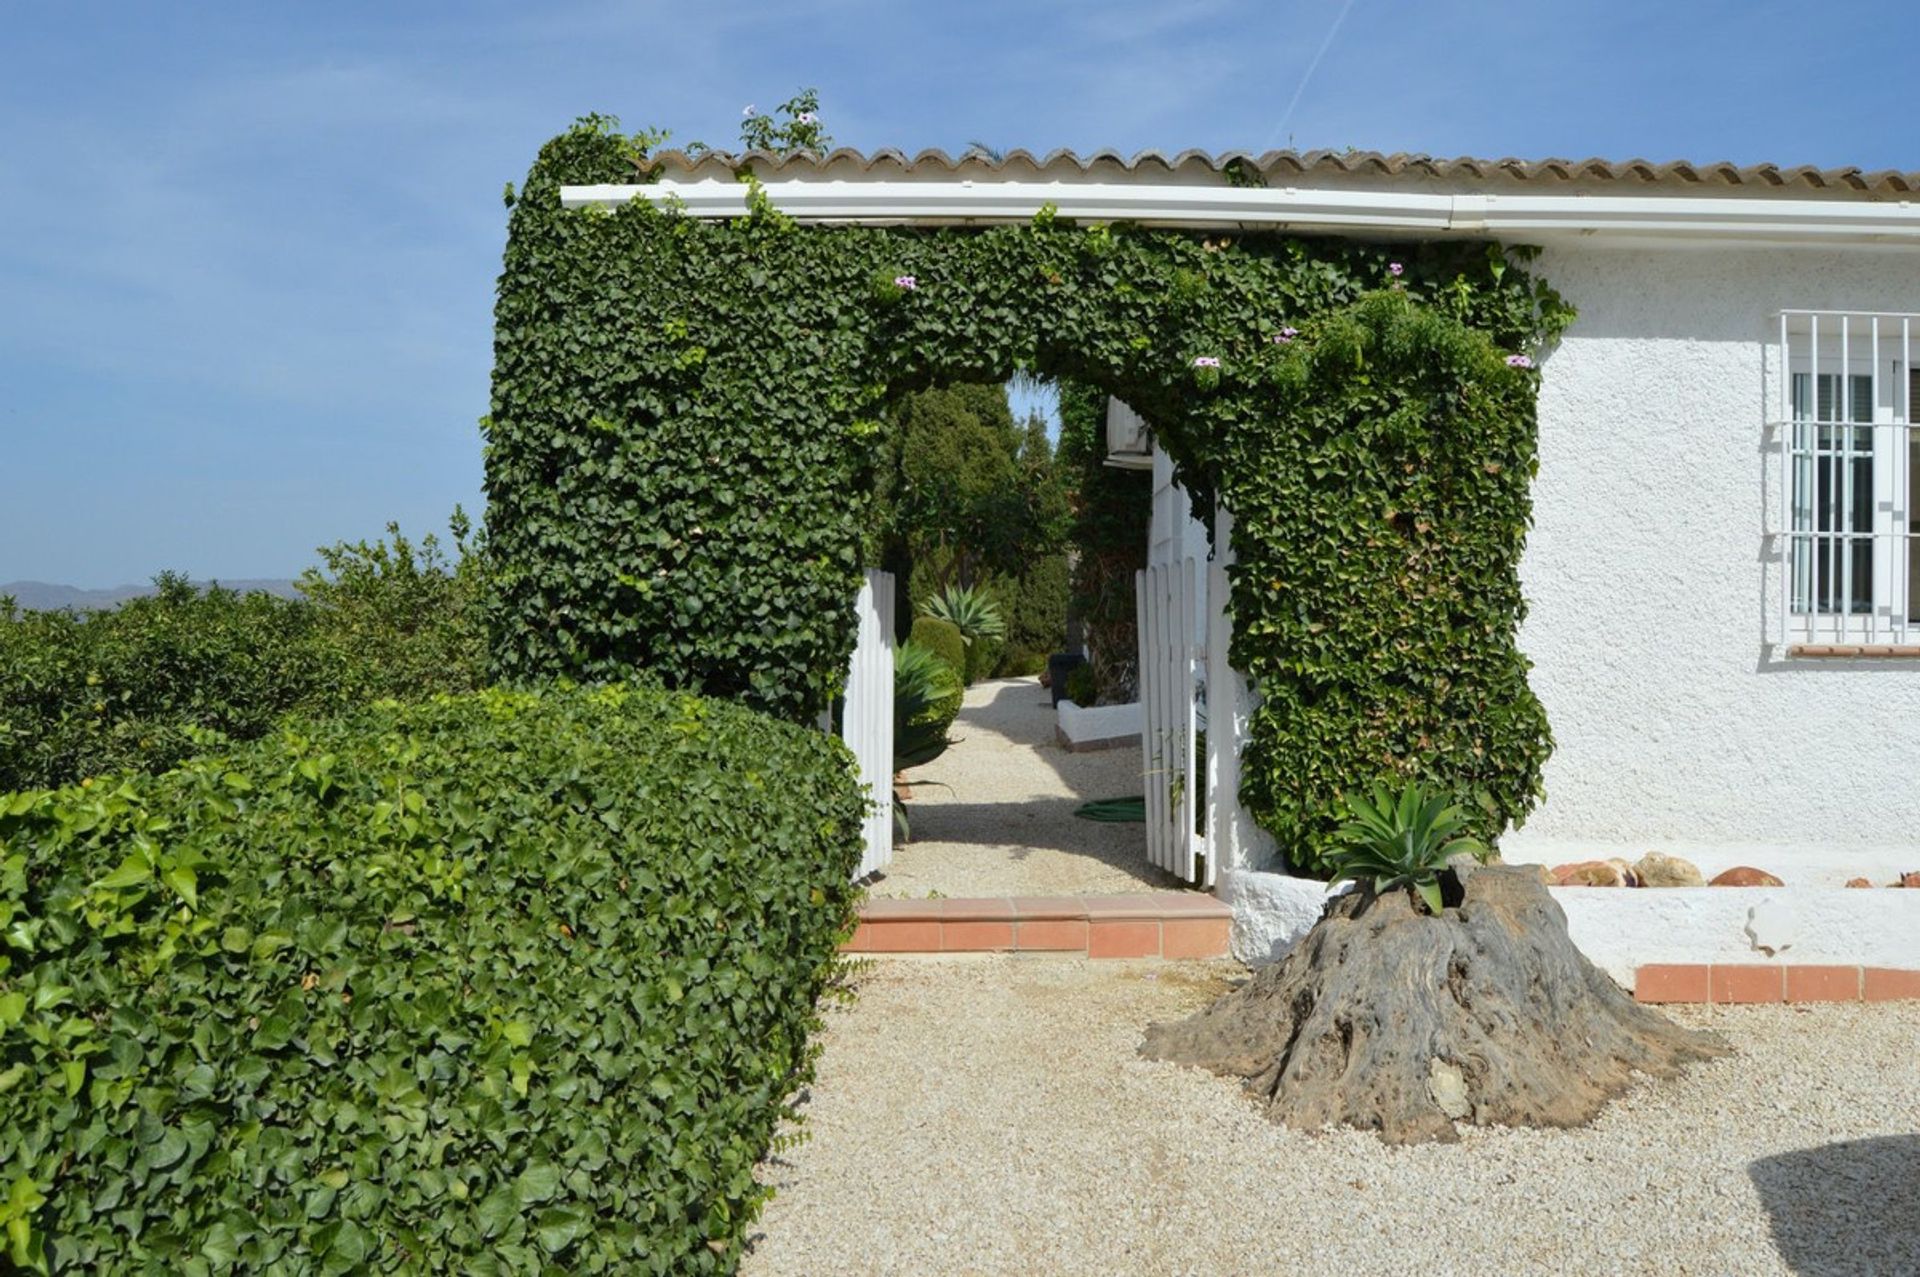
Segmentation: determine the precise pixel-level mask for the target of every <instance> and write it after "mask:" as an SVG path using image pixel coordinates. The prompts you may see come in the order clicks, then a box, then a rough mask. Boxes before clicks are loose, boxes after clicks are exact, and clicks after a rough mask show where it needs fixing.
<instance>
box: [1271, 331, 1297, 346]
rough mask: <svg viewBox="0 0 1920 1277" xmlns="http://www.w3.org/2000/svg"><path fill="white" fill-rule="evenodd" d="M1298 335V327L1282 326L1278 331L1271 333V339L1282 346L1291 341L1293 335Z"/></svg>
mask: <svg viewBox="0 0 1920 1277" xmlns="http://www.w3.org/2000/svg"><path fill="white" fill-rule="evenodd" d="M1299 335H1300V330H1299V329H1298V328H1282V329H1281V330H1280V331H1279V332H1277V333H1275V334H1274V335H1273V339H1274V340H1275V341H1276V342H1278V343H1280V344H1281V345H1282V346H1284V345H1286V344H1287V343H1288V342H1290V341H1292V340H1293V339H1294V338H1295V337H1298V336H1299Z"/></svg>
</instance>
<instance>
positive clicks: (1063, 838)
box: [872, 678, 1182, 897]
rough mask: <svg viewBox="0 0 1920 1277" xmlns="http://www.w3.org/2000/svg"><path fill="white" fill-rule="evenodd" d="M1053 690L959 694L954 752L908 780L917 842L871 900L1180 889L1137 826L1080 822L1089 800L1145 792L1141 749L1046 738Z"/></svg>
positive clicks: (901, 851) (902, 850) (985, 685)
mask: <svg viewBox="0 0 1920 1277" xmlns="http://www.w3.org/2000/svg"><path fill="white" fill-rule="evenodd" d="M1054 723H1055V718H1054V711H1053V704H1052V699H1051V695H1050V693H1049V692H1048V691H1047V689H1045V688H1044V687H1041V686H1040V684H1039V683H1038V682H1036V681H1035V680H1033V679H1031V678H1018V679H1012V678H1007V679H994V680H991V681H987V682H981V683H976V684H974V685H973V686H972V687H970V688H968V689H967V693H966V699H965V700H964V701H963V702H962V706H961V710H960V717H959V719H958V720H956V722H955V723H954V727H953V735H954V736H955V738H956V741H955V743H954V745H953V746H952V747H951V748H949V749H948V750H947V752H946V753H944V754H942V755H941V756H940V757H939V758H936V759H935V760H934V761H933V762H931V763H929V764H927V765H926V766H925V767H916V768H914V769H913V771H911V772H909V773H908V777H909V779H910V780H911V781H912V782H913V785H914V795H913V799H912V800H911V802H909V803H908V812H909V815H910V817H911V820H912V824H913V839H912V841H911V842H907V843H903V844H901V845H900V846H898V847H896V848H895V849H894V853H893V863H892V865H890V866H889V867H888V868H887V870H886V875H885V877H883V878H881V879H879V880H878V881H877V882H875V883H874V884H873V886H872V892H873V894H874V895H876V896H902V897H925V896H929V895H936V894H937V895H942V896H1059V895H1077V894H1081V893H1090V894H1096V895H1098V894H1106V893H1110V892H1129V891H1169V890H1177V889H1178V888H1179V887H1180V886H1181V885H1182V884H1181V883H1180V882H1179V881H1178V880H1177V879H1175V878H1173V877H1171V876H1169V875H1167V874H1163V873H1161V872H1160V871H1159V870H1157V869H1155V868H1153V866H1151V865H1149V864H1148V863H1147V848H1146V832H1145V827H1144V826H1141V825H1135V824H1125V825H1109V824H1101V823H1099V822H1097V821H1091V820H1080V819H1078V818H1077V817H1075V816H1074V814H1073V811H1074V808H1076V807H1078V806H1080V804H1082V803H1084V802H1087V801H1089V800H1091V799H1097V798H1122V797H1126V796H1128V795H1131V794H1138V793H1140V792H1141V776H1140V750H1139V747H1138V746H1135V747H1133V748H1131V749H1103V750H1095V751H1092V752H1090V753H1073V752H1071V751H1069V750H1065V749H1062V748H1061V747H1060V746H1059V744H1058V743H1057V742H1056V741H1055V738H1054Z"/></svg>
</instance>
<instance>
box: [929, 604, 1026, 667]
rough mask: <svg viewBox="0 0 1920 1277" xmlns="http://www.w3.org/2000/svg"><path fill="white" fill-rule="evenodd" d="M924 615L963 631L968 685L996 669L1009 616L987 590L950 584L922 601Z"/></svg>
mask: <svg viewBox="0 0 1920 1277" xmlns="http://www.w3.org/2000/svg"><path fill="white" fill-rule="evenodd" d="M920 611H921V614H922V615H923V616H930V617H933V618H934V619H935V620H939V621H947V622H950V623H951V624H952V625H953V627H954V628H955V629H957V630H959V631H960V637H961V638H962V639H963V640H964V641H965V643H966V647H967V655H966V662H965V666H964V669H963V670H962V673H963V674H964V675H965V677H966V680H967V682H968V684H973V683H977V682H979V681H980V680H981V679H982V678H984V677H986V676H987V675H988V674H991V673H992V672H993V667H994V664H995V663H996V662H997V661H999V659H1000V648H1001V642H1002V640H1003V639H1004V638H1005V637H1006V633H1007V622H1006V618H1005V617H1003V616H1002V615H1001V614H1000V605H999V604H998V603H997V602H995V601H994V599H993V597H992V596H991V595H989V594H988V593H987V592H986V590H984V589H973V588H971V587H967V586H960V585H949V586H947V588H945V589H944V590H941V591H940V592H939V593H938V594H935V595H934V596H933V597H932V598H930V599H928V600H927V601H926V602H925V603H923V604H921V606H920Z"/></svg>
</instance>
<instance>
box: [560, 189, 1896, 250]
mask: <svg viewBox="0 0 1920 1277" xmlns="http://www.w3.org/2000/svg"><path fill="white" fill-rule="evenodd" d="M762 189H763V190H764V191H765V192H766V193H767V196H768V197H769V198H770V199H771V200H772V202H773V205H774V207H775V208H778V209H779V210H780V211H782V212H783V213H786V214H787V215H789V216H791V217H794V218H796V219H798V220H801V221H805V222H830V223H833V222H837V223H856V224H860V223H864V224H869V225H872V224H887V223H903V222H904V223H930V224H941V225H953V224H987V223H1004V222H1025V221H1028V220H1030V219H1031V218H1032V217H1033V216H1034V214H1036V213H1038V212H1039V211H1040V210H1041V209H1042V208H1043V207H1045V206H1046V205H1048V204H1051V205H1053V206H1054V208H1055V209H1056V211H1057V213H1058V215H1059V216H1060V217H1063V218H1071V219H1074V220H1077V221H1086V222H1118V221H1126V222H1137V223H1141V224H1143V225H1149V226H1193V227H1221V226H1238V227H1261V228H1272V229H1289V230H1328V231H1349V232H1352V231H1374V232H1387V233H1393V234H1400V235H1408V234H1412V235H1422V236H1426V235H1434V236H1438V235H1469V236H1478V237H1484V238H1493V239H1527V240H1533V241H1541V240H1549V239H1558V238H1564V237H1568V236H1579V237H1586V236H1595V235H1605V236H1632V237H1636V238H1648V239H1676V238H1678V239H1712V240H1773V241H1782V240H1784V241H1794V240H1803V241H1804V240H1814V241H1820V242H1826V243H1834V242H1845V241H1849V240H1854V241H1892V242H1920V208H1915V207H1914V206H1913V205H1912V204H1911V203H1910V202H1909V201H1907V200H1900V201H1897V202H1894V201H1885V202H1876V201H1868V200H1833V199H1800V198H1798V197H1793V196H1776V197H1774V198H1770V199H1748V198H1735V197H1725V196H1716V197H1705V198H1702V197H1698V196H1672V195H1449V194H1425V193H1419V192H1395V191H1374V190H1343V189H1334V190H1313V189H1303V188H1298V187H1238V186H1163V185H1149V184H1145V183H1140V184H1131V183H1085V182H844V181H778V182H766V183H763V184H762ZM747 192H748V187H747V186H746V185H745V184H744V183H740V182H723V181H716V180H713V179H706V180H703V181H698V182H671V181H668V182H658V183H654V184H652V185H647V186H611V185H607V186H563V187H561V188H560V203H561V205H562V206H563V207H565V208H586V207H589V206H598V207H611V206H615V205H619V204H624V203H626V202H627V201H629V200H632V199H635V198H644V199H649V200H652V201H654V202H655V203H677V204H678V205H679V207H680V208H681V209H682V210H683V211H684V212H685V213H686V214H688V215H689V216H692V217H702V218H721V217H741V216H744V215H745V214H746V212H747Z"/></svg>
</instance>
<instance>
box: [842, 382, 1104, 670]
mask: <svg viewBox="0 0 1920 1277" xmlns="http://www.w3.org/2000/svg"><path fill="white" fill-rule="evenodd" d="M885 421H886V424H887V432H888V433H887V437H888V441H889V442H888V453H887V460H886V461H885V462H884V463H883V464H882V466H881V467H880V471H879V474H878V475H877V476H876V480H875V482H876V484H877V500H876V502H875V514H874V519H875V521H876V524H877V525H878V526H879V527H880V528H881V529H882V532H881V535H880V543H879V544H880V548H879V550H878V561H879V562H881V564H882V565H883V566H886V567H888V568H889V570H891V571H893V572H894V573H895V575H896V577H897V578H898V579H899V580H900V582H901V583H902V585H903V587H904V596H905V598H906V600H907V601H906V603H905V607H906V608H907V609H908V611H907V614H908V615H909V617H910V616H911V612H912V610H913V609H915V608H916V607H917V606H920V607H923V606H924V605H925V604H927V603H928V602H929V601H931V600H932V599H933V598H934V597H935V596H936V595H938V594H939V593H940V592H942V591H944V590H946V589H948V588H950V587H952V586H965V587H971V588H976V589H977V588H982V587H985V588H989V589H991V590H992V592H993V594H994V597H995V598H996V599H1000V598H1012V597H1015V592H1014V591H1012V590H1002V589H999V588H996V583H998V582H1003V581H1005V582H1017V581H1020V580H1022V579H1024V578H1025V577H1026V576H1027V574H1028V573H1029V572H1031V571H1032V570H1033V568H1034V567H1035V565H1036V564H1044V563H1047V562H1049V561H1053V560H1062V561H1063V560H1064V547H1065V538H1066V533H1067V517H1068V494H1067V490H1066V485H1065V484H1064V483H1063V481H1062V475H1061V473H1060V471H1059V469H1058V468H1057V467H1056V466H1055V464H1054V460H1053V450H1052V446H1051V444H1050V443H1049V442H1048V439H1047V431H1046V423H1045V422H1044V421H1043V420H1041V419H1040V418H1038V417H1034V418H1031V419H1029V420H1028V421H1027V422H1026V424H1025V425H1024V426H1016V425H1015V423H1014V420H1013V416H1012V413H1011V411H1010V410H1009V408H1008V406H1007V392H1006V387H1004V386H999V385H966V384H962V385H956V386H951V387H946V388H942V389H935V390H927V391H921V392H919V393H916V394H909V395H906V396H904V397H903V398H902V399H901V401H900V402H899V403H898V404H896V405H894V406H893V407H892V408H891V409H890V410H889V411H888V413H887V415H886V418H885ZM869 553H870V554H871V553H872V549H871V547H870V550H869ZM1022 601H1034V602H1038V601H1039V599H1038V596H1037V595H1029V596H1028V599H1025V600H1022ZM1064 613H1065V605H1064V602H1062V603H1061V605H1060V614H1059V615H1057V616H1055V617H1054V618H1052V622H1053V623H1052V628H1053V629H1055V630H1059V629H1060V628H1062V626H1063V624H1064ZM908 623H910V621H909V622H908ZM1008 623H1009V624H1010V625H1017V626H1019V627H1020V629H1021V631H1022V633H1028V632H1031V631H1032V630H1034V629H1036V628H1038V629H1041V630H1045V629H1046V628H1048V627H1047V623H1046V621H1045V620H1040V621H1034V620H1032V619H1028V618H1015V617H1012V616H1011V615H1009V616H1008ZM1055 641H1056V643H1057V642H1058V640H1055ZM1028 646H1032V645H1031V644H1029V645H1028ZM1048 650H1049V651H1052V650H1055V649H1051V648H1050V649H1048ZM991 672H992V671H991V670H989V669H983V670H982V671H981V673H982V674H983V675H984V674H986V673H991Z"/></svg>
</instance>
